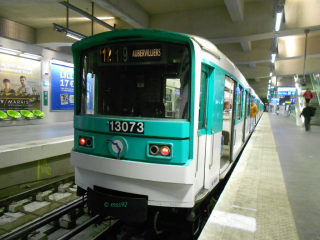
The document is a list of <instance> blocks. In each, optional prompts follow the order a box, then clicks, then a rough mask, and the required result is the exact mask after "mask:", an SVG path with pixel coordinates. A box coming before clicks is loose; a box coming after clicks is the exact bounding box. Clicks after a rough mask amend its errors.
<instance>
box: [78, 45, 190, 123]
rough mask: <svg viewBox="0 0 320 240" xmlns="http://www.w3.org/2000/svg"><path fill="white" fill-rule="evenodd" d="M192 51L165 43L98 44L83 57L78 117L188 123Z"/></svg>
mask: <svg viewBox="0 0 320 240" xmlns="http://www.w3.org/2000/svg"><path fill="white" fill-rule="evenodd" d="M190 64H191V60H190V50H189V48H188V47H187V46H185V45H181V44H174V43H164V42H146V41H143V42H142V41H141V42H122V43H113V44H107V45H102V46H99V47H95V48H93V49H90V50H88V51H86V52H84V54H83V55H82V74H81V75H82V83H81V86H80V88H81V89H80V93H81V96H80V98H81V104H79V107H78V113H79V114H82V115H83V114H84V115H85V114H94V115H108V116H120V117H147V118H164V119H188V118H189V117H188V113H189V111H188V103H189V92H190V69H191V65H190Z"/></svg>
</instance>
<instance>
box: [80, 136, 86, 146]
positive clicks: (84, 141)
mask: <svg viewBox="0 0 320 240" xmlns="http://www.w3.org/2000/svg"><path fill="white" fill-rule="evenodd" d="M79 143H80V145H81V146H83V145H85V144H86V139H84V138H80V140H79Z"/></svg>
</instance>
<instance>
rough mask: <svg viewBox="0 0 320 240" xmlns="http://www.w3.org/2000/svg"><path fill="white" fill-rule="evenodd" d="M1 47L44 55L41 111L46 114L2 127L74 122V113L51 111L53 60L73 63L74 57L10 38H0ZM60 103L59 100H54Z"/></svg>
mask: <svg viewBox="0 0 320 240" xmlns="http://www.w3.org/2000/svg"><path fill="white" fill-rule="evenodd" d="M0 45H1V46H2V47H5V48H10V49H14V50H20V51H26V52H28V53H31V54H38V55H42V56H43V58H42V59H41V60H40V66H41V67H40V81H39V82H40V102H41V104H40V110H41V111H43V112H44V114H45V117H44V118H42V119H30V120H27V119H18V120H7V121H4V120H2V121H0V127H3V126H15V125H33V124H45V123H53V122H66V121H73V111H72V110H68V111H50V109H51V100H52V99H51V88H50V86H51V69H50V68H51V64H50V61H51V60H52V59H56V60H61V61H66V62H70V63H73V57H72V55H69V54H65V53H61V52H57V51H54V50H51V49H47V48H42V47H39V46H37V45H33V44H29V43H25V42H21V41H17V40H12V39H9V38H4V37H0ZM2 81H3V79H0V85H1V86H0V88H1V89H2V88H3V83H2ZM44 81H47V82H49V86H44V83H43V82H44ZM44 91H47V92H48V104H47V106H44V96H43V94H44ZM54 100H56V101H59V99H54Z"/></svg>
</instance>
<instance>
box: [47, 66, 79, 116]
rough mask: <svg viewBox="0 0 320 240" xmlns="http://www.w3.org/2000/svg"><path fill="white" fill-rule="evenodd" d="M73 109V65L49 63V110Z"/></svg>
mask: <svg viewBox="0 0 320 240" xmlns="http://www.w3.org/2000/svg"><path fill="white" fill-rule="evenodd" d="M73 109H74V80H73V67H70V66H64V65H60V64H56V63H51V111H66V110H71V111H72V110H73Z"/></svg>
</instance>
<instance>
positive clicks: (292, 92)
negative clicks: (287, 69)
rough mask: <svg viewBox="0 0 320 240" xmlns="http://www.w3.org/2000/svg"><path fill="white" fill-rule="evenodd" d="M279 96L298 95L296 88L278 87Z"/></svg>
mask: <svg viewBox="0 0 320 240" xmlns="http://www.w3.org/2000/svg"><path fill="white" fill-rule="evenodd" d="M278 95H282V96H283V95H287V96H291V95H296V88H295V87H278Z"/></svg>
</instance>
